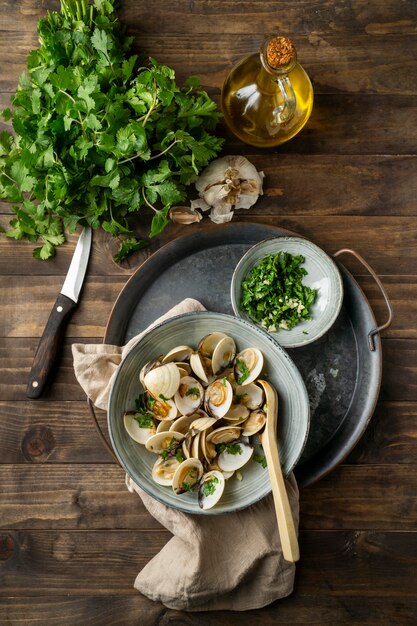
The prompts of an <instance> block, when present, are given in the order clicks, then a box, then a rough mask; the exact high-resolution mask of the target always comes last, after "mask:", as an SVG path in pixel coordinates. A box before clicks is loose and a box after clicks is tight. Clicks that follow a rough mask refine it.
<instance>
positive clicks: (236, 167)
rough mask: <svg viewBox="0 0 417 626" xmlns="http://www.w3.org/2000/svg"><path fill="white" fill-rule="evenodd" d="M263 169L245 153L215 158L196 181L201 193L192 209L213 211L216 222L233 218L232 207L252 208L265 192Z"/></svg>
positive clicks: (212, 216)
mask: <svg viewBox="0 0 417 626" xmlns="http://www.w3.org/2000/svg"><path fill="white" fill-rule="evenodd" d="M264 176H265V175H264V173H263V172H258V171H257V170H256V168H255V166H254V165H252V163H251V162H250V161H248V159H246V158H245V157H243V156H225V157H222V158H220V159H216V160H215V161H212V162H211V163H210V165H209V166H208V167H207V168H206V169H205V170H204V171H203V172H202V174H201V175H200V177H199V178H198V179H197V182H196V184H195V186H196V189H197V191H198V192H199V195H200V197H199V198H198V199H197V200H193V201H192V202H191V209H192V210H195V209H197V208H199V209H201V210H202V211H208V210H209V209H211V212H210V219H211V220H212V221H213V222H214V223H215V224H224V223H225V222H230V220H231V219H232V217H233V211H234V210H236V209H249V208H250V207H251V206H252V205H253V204H255V202H256V201H257V199H258V197H259V196H260V195H262V193H263V190H262V183H263V179H264Z"/></svg>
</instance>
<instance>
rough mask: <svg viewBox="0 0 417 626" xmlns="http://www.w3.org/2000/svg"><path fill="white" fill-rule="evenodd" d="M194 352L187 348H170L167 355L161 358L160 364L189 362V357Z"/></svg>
mask: <svg viewBox="0 0 417 626" xmlns="http://www.w3.org/2000/svg"><path fill="white" fill-rule="evenodd" d="M193 352H194V350H193V349H192V348H190V347H189V346H177V347H176V348H172V350H170V351H169V352H167V354H166V355H165V356H164V357H163V359H162V363H171V362H178V361H189V360H190V356H191V355H192V353H193Z"/></svg>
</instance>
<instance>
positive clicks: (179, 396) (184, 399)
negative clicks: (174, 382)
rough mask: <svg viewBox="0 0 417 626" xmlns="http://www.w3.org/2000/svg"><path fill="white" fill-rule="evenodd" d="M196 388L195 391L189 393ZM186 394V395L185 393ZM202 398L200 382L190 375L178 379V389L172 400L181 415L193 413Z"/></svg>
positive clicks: (202, 390) (202, 391)
mask: <svg viewBox="0 0 417 626" xmlns="http://www.w3.org/2000/svg"><path fill="white" fill-rule="evenodd" d="M191 390H196V392H195V393H190V392H191ZM187 394H188V395H187ZM203 400H204V389H203V387H202V386H201V383H199V381H198V380H197V379H196V378H193V377H192V376H184V377H183V378H181V380H180V384H179V385H178V389H177V391H176V393H175V396H174V402H175V404H176V406H177V409H178V411H179V412H180V413H181V414H182V415H190V414H191V413H195V412H196V411H197V409H198V408H199V407H200V406H201V404H202V403H203Z"/></svg>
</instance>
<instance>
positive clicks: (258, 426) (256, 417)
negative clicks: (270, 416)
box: [242, 411, 266, 437]
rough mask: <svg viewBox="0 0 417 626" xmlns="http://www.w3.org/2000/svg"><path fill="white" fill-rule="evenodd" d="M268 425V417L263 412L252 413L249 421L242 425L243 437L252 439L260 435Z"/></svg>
mask: <svg viewBox="0 0 417 626" xmlns="http://www.w3.org/2000/svg"><path fill="white" fill-rule="evenodd" d="M265 424H266V415H265V413H264V412H263V411H252V413H251V414H250V415H249V417H248V419H247V420H246V422H244V424H242V428H243V430H242V435H245V436H247V437H250V436H251V435H255V434H256V433H258V432H259V431H260V430H262V428H263V427H264V426H265Z"/></svg>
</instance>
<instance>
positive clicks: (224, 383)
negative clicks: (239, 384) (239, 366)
mask: <svg viewBox="0 0 417 626" xmlns="http://www.w3.org/2000/svg"><path fill="white" fill-rule="evenodd" d="M226 383H227V377H226V376H225V377H224V378H223V387H226V386H227V384H226Z"/></svg>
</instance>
